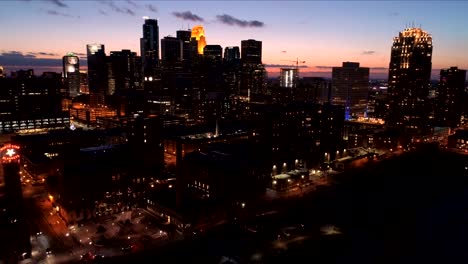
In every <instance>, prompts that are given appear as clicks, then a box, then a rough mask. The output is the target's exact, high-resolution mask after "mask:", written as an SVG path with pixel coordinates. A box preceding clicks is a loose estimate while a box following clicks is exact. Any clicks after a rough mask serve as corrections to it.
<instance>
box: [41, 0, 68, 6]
mask: <svg viewBox="0 0 468 264" xmlns="http://www.w3.org/2000/svg"><path fill="white" fill-rule="evenodd" d="M46 1H47V2H49V3H51V4H54V5H55V6H58V7H68V5H67V4H65V3H64V1H63V0H46Z"/></svg>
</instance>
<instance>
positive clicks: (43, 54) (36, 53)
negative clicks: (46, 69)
mask: <svg viewBox="0 0 468 264" xmlns="http://www.w3.org/2000/svg"><path fill="white" fill-rule="evenodd" d="M28 54H29V55H33V56H37V55H42V56H58V54H57V53H51V52H42V51H41V52H28Z"/></svg>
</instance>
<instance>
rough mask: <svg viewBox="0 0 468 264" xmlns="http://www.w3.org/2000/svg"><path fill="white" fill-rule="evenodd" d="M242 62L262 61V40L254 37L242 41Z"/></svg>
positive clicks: (259, 62) (257, 62)
mask: <svg viewBox="0 0 468 264" xmlns="http://www.w3.org/2000/svg"><path fill="white" fill-rule="evenodd" d="M241 59H242V63H252V64H261V63H262V42H261V41H257V40H254V39H248V40H242V41H241Z"/></svg>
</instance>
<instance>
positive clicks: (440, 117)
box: [435, 67, 466, 127]
mask: <svg viewBox="0 0 468 264" xmlns="http://www.w3.org/2000/svg"><path fill="white" fill-rule="evenodd" d="M465 80H466V70H460V69H458V68H457V67H450V69H441V70H440V82H439V86H438V89H437V92H438V93H437V107H436V108H435V109H436V113H435V114H436V119H437V125H439V126H446V127H457V126H459V125H460V123H461V117H462V112H463V103H464V98H465Z"/></svg>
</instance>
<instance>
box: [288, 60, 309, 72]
mask: <svg viewBox="0 0 468 264" xmlns="http://www.w3.org/2000/svg"><path fill="white" fill-rule="evenodd" d="M282 61H289V62H295V63H296V70H297V71H298V72H299V63H306V62H305V61H299V58H296V60H282Z"/></svg>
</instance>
